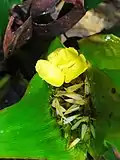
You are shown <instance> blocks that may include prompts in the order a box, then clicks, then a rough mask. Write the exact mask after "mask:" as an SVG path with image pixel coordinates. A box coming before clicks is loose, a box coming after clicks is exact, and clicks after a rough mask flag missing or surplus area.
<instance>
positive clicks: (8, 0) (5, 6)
mask: <svg viewBox="0 0 120 160" xmlns="http://www.w3.org/2000/svg"><path fill="white" fill-rule="evenodd" d="M20 2H21V0H1V1H0V35H1V34H3V32H4V30H5V28H6V26H7V22H8V18H9V17H8V16H9V9H10V8H11V7H12V5H13V4H18V3H20Z"/></svg>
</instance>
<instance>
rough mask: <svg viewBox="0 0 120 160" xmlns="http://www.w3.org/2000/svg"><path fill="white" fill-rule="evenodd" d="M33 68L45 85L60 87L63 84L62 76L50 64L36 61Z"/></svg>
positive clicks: (59, 71) (55, 67)
mask: <svg viewBox="0 0 120 160" xmlns="http://www.w3.org/2000/svg"><path fill="white" fill-rule="evenodd" d="M35 68H36V71H37V72H38V74H39V76H40V77H41V78H42V79H44V80H45V81H46V82H47V83H49V84H51V85H53V86H55V87H60V86H61V85H62V84H63V83H64V74H63V73H62V72H61V70H60V69H59V68H58V67H57V66H55V65H54V64H51V63H50V62H49V61H47V60H38V61H37V63H36V67H35Z"/></svg>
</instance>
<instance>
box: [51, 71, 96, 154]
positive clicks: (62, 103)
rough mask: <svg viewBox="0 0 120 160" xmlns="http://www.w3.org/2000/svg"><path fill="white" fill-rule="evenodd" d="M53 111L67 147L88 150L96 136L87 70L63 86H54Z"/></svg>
mask: <svg viewBox="0 0 120 160" xmlns="http://www.w3.org/2000/svg"><path fill="white" fill-rule="evenodd" d="M52 91H53V92H52V101H51V104H52V112H54V115H55V117H56V121H57V123H58V125H59V127H60V128H61V132H62V135H63V136H64V138H65V139H67V145H66V147H67V149H68V150H69V149H72V148H75V147H80V148H82V147H83V148H84V149H85V150H86V151H87V148H89V145H90V141H91V139H93V138H95V129H94V126H93V121H94V120H95V117H94V114H93V110H94V109H95V108H94V107H93V105H92V103H91V91H90V84H89V81H88V78H87V75H86V72H85V73H83V74H82V75H80V76H79V77H77V78H76V79H74V80H73V81H71V82H70V83H68V84H65V83H64V84H63V85H62V86H61V87H59V88H58V87H52Z"/></svg>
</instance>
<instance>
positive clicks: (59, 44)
mask: <svg viewBox="0 0 120 160" xmlns="http://www.w3.org/2000/svg"><path fill="white" fill-rule="evenodd" d="M64 47H65V46H64V45H63V43H62V42H61V41H60V38H59V37H56V38H55V39H54V40H53V41H52V42H51V44H50V46H49V48H48V55H49V54H50V53H52V52H53V51H55V50H56V49H57V48H64Z"/></svg>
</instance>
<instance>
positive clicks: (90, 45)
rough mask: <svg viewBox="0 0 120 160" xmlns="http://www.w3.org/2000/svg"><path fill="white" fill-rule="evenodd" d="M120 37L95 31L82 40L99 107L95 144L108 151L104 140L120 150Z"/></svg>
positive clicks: (92, 87) (95, 101) (91, 83)
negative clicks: (99, 33) (98, 33)
mask: <svg viewBox="0 0 120 160" xmlns="http://www.w3.org/2000/svg"><path fill="white" fill-rule="evenodd" d="M119 46H120V39H119V38H118V37H115V36H114V35H95V36H92V37H89V38H85V39H83V40H81V41H79V47H80V51H81V52H82V53H84V55H85V57H86V59H87V60H88V61H89V62H90V63H91V68H90V69H89V70H88V76H89V81H90V85H91V90H92V101H93V104H94V106H95V107H96V111H97V118H96V124H95V129H96V139H95V146H96V147H95V148H96V150H97V153H98V154H102V153H103V152H104V145H103V144H104V141H107V142H108V143H109V144H111V145H112V146H114V147H115V148H117V149H118V151H120V140H119V139H120V127H119V122H120V83H119V82H120V52H119V50H120V47H119Z"/></svg>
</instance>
